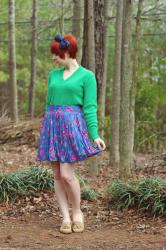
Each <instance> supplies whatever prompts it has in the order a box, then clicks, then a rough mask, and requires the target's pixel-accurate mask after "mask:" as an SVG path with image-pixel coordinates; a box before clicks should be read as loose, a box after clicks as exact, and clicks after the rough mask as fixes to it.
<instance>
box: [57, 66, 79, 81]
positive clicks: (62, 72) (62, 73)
mask: <svg viewBox="0 0 166 250" xmlns="http://www.w3.org/2000/svg"><path fill="white" fill-rule="evenodd" d="M80 68H81V65H79V66H78V67H77V69H76V70H74V72H73V73H72V74H71V75H69V76H68V77H67V78H66V79H64V77H63V75H64V70H65V67H63V68H62V71H61V77H62V80H63V81H64V82H66V81H67V80H69V79H70V78H71V77H72V76H74V74H75V73H76V72H77V71H78V70H79V69H80Z"/></svg>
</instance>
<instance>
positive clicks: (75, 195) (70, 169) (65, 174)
mask: <svg viewBox="0 0 166 250" xmlns="http://www.w3.org/2000/svg"><path fill="white" fill-rule="evenodd" d="M60 175H61V179H63V181H64V184H65V189H66V192H67V193H68V196H69V197H70V201H71V203H72V214H73V220H74V221H81V222H82V212H81V209H80V202H81V195H80V184H79V181H78V179H77V178H76V176H75V175H74V165H73V164H72V163H60Z"/></svg>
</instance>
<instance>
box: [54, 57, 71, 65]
mask: <svg viewBox="0 0 166 250" xmlns="http://www.w3.org/2000/svg"><path fill="white" fill-rule="evenodd" d="M52 59H53V61H54V63H55V65H58V66H65V65H66V63H67V59H68V55H67V54H65V58H64V59H62V58H61V57H60V56H58V55H55V54H53V55H52Z"/></svg>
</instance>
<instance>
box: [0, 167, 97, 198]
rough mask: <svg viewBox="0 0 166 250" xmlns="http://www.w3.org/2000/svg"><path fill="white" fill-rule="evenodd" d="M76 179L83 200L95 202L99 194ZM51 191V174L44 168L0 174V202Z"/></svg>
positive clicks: (85, 183) (86, 182)
mask: <svg viewBox="0 0 166 250" xmlns="http://www.w3.org/2000/svg"><path fill="white" fill-rule="evenodd" d="M76 177H77V178H78V180H79V182H80V186H81V189H82V192H81V196H82V198H83V199H86V200H95V199H97V198H98V197H99V193H98V192H95V191H94V190H92V189H91V188H90V187H89V185H88V181H87V180H86V179H85V178H83V177H82V176H80V175H78V174H76ZM53 189H54V180H53V173H52V170H49V169H46V168H40V167H36V166H33V167H31V168H27V169H24V170H18V171H16V172H14V173H9V174H0V202H9V201H12V202H14V201H16V199H18V198H19V197H23V196H28V195H33V194H35V193H36V192H40V191H47V190H52V191H53Z"/></svg>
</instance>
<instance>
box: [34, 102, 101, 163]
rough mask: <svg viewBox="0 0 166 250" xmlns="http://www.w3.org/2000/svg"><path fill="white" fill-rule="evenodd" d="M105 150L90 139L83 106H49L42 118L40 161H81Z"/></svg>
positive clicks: (38, 155)
mask: <svg viewBox="0 0 166 250" xmlns="http://www.w3.org/2000/svg"><path fill="white" fill-rule="evenodd" d="M102 151H103V150H102V149H100V148H99V147H98V146H97V145H96V146H94V145H93V143H92V142H91V140H90V137H89V135H88V130H87V125H86V121H85V118H84V114H83V111H82V108H81V106H79V105H71V106H69V105H50V106H49V107H48V111H47V112H45V115H44V117H43V119H42V121H41V127H40V142H39V145H38V153H37V158H36V160H37V161H58V162H61V163H65V162H79V161H82V160H85V159H86V158H87V157H91V156H94V155H96V154H98V153H101V152H102Z"/></svg>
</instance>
